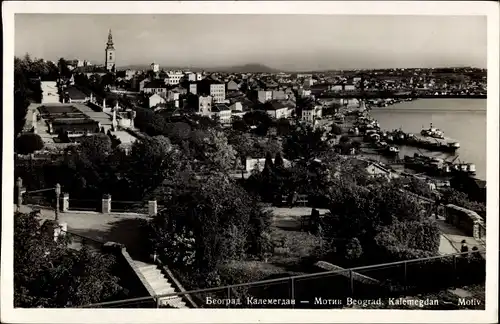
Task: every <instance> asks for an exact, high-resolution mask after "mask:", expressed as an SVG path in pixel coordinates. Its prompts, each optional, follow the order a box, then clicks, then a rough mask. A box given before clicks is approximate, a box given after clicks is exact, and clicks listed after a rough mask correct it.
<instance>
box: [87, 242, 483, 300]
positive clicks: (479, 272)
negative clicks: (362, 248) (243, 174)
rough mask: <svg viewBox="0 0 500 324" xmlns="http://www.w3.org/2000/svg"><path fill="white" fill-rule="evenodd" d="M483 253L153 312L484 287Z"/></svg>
mask: <svg viewBox="0 0 500 324" xmlns="http://www.w3.org/2000/svg"><path fill="white" fill-rule="evenodd" d="M485 253H486V252H485V251H484V250H481V251H474V252H466V253H457V254H452V255H446V256H436V257H430V258H423V259H414V260H407V261H399V262H392V263H386V264H377V265H371V266H363V267H358V268H351V269H343V270H335V271H322V272H318V273H311V274H304V275H298V276H292V277H280V278H272V279H267V280H261V281H256V282H249V283H241V284H236V285H227V286H221V287H214V288H208V289H199V290H192V291H186V292H176V293H170V294H164V295H158V296H156V297H155V298H156V301H157V303H158V304H157V305H158V306H157V307H160V306H159V305H160V304H161V303H160V301H161V300H162V299H165V298H175V297H181V298H182V296H184V295H188V294H189V295H190V296H191V298H193V300H194V301H195V302H196V303H197V304H198V305H199V307H201V308H308V309H309V308H335V307H344V306H345V304H344V305H342V304H338V305H332V304H323V303H318V299H319V300H333V301H335V300H345V299H346V298H347V297H352V298H356V299H369V298H374V297H376V298H380V297H382V298H384V297H399V296H408V295H418V294H424V293H432V292H438V291H442V290H445V289H447V288H448V287H456V286H466V285H470V284H484V282H485V278H486V268H485V259H484V254H485ZM146 300H150V298H136V299H130V300H123V301H114V302H107V303H100V304H94V305H87V306H83V307H87V308H93V307H118V305H121V306H122V307H127V306H126V305H128V304H129V303H130V304H135V303H139V302H141V301H146Z"/></svg>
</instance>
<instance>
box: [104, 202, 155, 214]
mask: <svg viewBox="0 0 500 324" xmlns="http://www.w3.org/2000/svg"><path fill="white" fill-rule="evenodd" d="M111 212H115V213H148V204H147V202H144V201H119V200H118V201H116V200H112V201H111Z"/></svg>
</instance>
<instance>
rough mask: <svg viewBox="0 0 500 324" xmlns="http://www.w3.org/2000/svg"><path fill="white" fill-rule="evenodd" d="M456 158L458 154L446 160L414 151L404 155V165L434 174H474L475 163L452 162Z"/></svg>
mask: <svg viewBox="0 0 500 324" xmlns="http://www.w3.org/2000/svg"><path fill="white" fill-rule="evenodd" d="M457 158H458V156H457V157H455V159H454V160H453V161H446V160H443V159H440V158H435V157H429V156H425V155H423V154H419V153H415V154H414V155H413V156H408V155H405V157H404V165H405V167H407V168H409V169H412V170H415V171H418V172H424V173H427V174H428V175H435V176H452V175H457V174H462V175H470V176H473V175H475V174H476V166H475V164H473V163H464V162H459V163H454V161H455V160H456V159H457Z"/></svg>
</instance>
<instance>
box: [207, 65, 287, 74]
mask: <svg viewBox="0 0 500 324" xmlns="http://www.w3.org/2000/svg"><path fill="white" fill-rule="evenodd" d="M214 71H220V72H229V73H278V72H280V71H279V70H276V69H273V68H270V67H268V66H266V65H262V64H256V63H253V64H245V65H238V66H231V67H225V68H217V69H214Z"/></svg>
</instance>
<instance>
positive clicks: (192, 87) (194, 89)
mask: <svg viewBox="0 0 500 324" xmlns="http://www.w3.org/2000/svg"><path fill="white" fill-rule="evenodd" d="M197 90H198V85H197V84H196V83H190V84H189V93H192V94H194V95H195V94H197V93H198V91H197Z"/></svg>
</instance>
